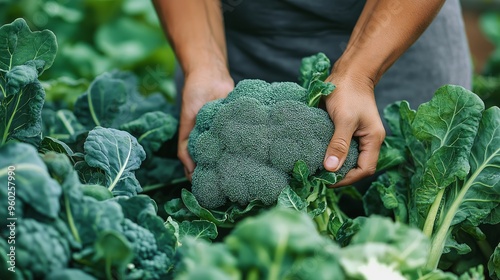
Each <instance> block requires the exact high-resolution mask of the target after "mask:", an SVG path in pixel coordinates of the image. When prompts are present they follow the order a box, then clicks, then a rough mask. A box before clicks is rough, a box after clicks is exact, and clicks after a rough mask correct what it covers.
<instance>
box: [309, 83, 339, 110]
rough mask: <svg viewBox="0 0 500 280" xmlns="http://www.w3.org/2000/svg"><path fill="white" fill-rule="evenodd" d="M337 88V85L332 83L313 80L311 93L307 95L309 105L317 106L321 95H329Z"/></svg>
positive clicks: (310, 86)
mask: <svg viewBox="0 0 500 280" xmlns="http://www.w3.org/2000/svg"><path fill="white" fill-rule="evenodd" d="M334 89H335V85H334V84H332V83H325V82H323V81H320V80H315V81H312V82H311V83H310V84H309V88H308V91H309V95H308V96H307V98H308V101H307V105H309V106H310V107H317V106H318V104H319V101H320V100H321V97H323V96H327V95H329V94H330V93H332V91H333V90H334Z"/></svg>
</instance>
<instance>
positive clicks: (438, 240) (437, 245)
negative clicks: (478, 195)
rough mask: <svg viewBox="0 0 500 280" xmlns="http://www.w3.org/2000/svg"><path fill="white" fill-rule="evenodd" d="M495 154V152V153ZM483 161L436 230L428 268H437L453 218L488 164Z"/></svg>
mask: <svg viewBox="0 0 500 280" xmlns="http://www.w3.org/2000/svg"><path fill="white" fill-rule="evenodd" d="M493 155H494V154H493ZM492 157H493V156H491V157H490V158H489V159H487V160H485V163H487V162H489V161H490V159H491V158H492ZM485 163H483V164H482V165H480V166H478V168H477V169H476V171H475V172H474V173H473V174H472V176H471V177H470V178H469V179H468V180H467V181H466V182H465V184H464V186H463V187H462V189H461V190H460V192H459V193H458V195H457V196H456V198H455V200H454V201H453V203H452V204H451V206H450V208H449V209H448V211H447V212H446V215H445V217H444V219H443V222H442V223H441V224H440V225H439V229H438V230H437V232H436V235H435V236H434V238H432V242H431V252H430V256H429V259H428V260H427V268H428V269H436V268H437V265H438V263H439V259H440V258H441V254H442V253H443V249H444V243H445V241H446V237H447V236H448V233H449V232H450V231H451V223H452V222H453V218H455V214H456V213H457V211H458V208H459V207H460V204H462V201H463V199H464V197H465V194H466V193H467V192H468V191H469V189H470V187H471V186H472V184H473V183H474V181H475V180H476V178H477V176H479V174H480V173H481V172H482V171H483V169H484V168H485V167H486V166H487V164H485Z"/></svg>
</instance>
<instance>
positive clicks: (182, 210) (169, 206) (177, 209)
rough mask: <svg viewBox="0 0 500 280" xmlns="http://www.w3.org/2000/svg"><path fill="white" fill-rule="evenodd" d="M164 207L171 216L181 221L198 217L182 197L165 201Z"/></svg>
mask: <svg viewBox="0 0 500 280" xmlns="http://www.w3.org/2000/svg"><path fill="white" fill-rule="evenodd" d="M163 209H164V210H165V212H166V213H167V214H168V215H169V216H171V217H172V218H174V219H176V220H179V221H184V220H185V221H190V220H194V219H195V218H196V216H195V215H194V214H193V213H192V212H191V211H189V209H188V208H187V207H186V206H185V205H184V203H183V202H182V199H180V198H174V199H170V200H169V201H167V202H166V203H165V205H164V206H163Z"/></svg>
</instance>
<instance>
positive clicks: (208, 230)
mask: <svg viewBox="0 0 500 280" xmlns="http://www.w3.org/2000/svg"><path fill="white" fill-rule="evenodd" d="M217 234H218V233H217V226H216V225H215V224H214V223H212V222H209V221H202V220H196V221H182V222H181V223H180V224H179V237H180V238H183V237H184V236H186V235H189V236H191V237H193V238H195V239H205V240H207V241H210V240H213V239H215V238H216V237H217Z"/></svg>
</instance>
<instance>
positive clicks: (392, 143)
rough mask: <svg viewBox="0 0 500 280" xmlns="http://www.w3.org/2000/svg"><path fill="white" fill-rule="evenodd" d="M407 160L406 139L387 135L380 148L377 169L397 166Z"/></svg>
mask: <svg viewBox="0 0 500 280" xmlns="http://www.w3.org/2000/svg"><path fill="white" fill-rule="evenodd" d="M406 160H407V158H406V149H405V141H404V139H402V138H401V137H393V136H387V137H385V140H384V143H383V145H382V147H381V149H380V154H379V156H378V161H377V171H380V170H385V169H389V168H392V167H396V166H398V165H400V164H402V163H404V162H405V161H406Z"/></svg>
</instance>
